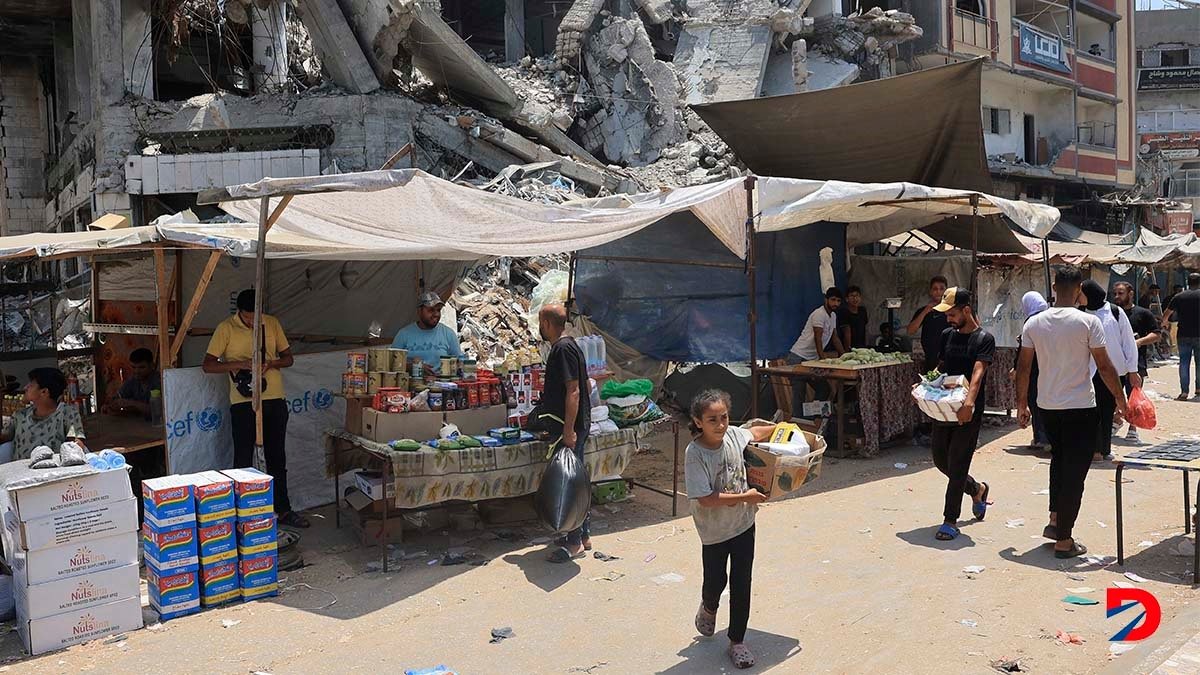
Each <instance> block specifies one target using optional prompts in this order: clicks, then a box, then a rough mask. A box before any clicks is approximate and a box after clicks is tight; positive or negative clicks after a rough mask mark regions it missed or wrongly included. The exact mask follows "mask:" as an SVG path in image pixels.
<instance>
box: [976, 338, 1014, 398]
mask: <svg viewBox="0 0 1200 675" xmlns="http://www.w3.org/2000/svg"><path fill="white" fill-rule="evenodd" d="M1016 365H1017V348H1016V347H996V355H995V356H994V357H993V358H992V365H990V366H988V371H987V376H988V377H987V387H986V389H985V390H984V392H983V393H984V396H986V397H987V398H986V404H987V407H989V408H991V409H992V410H1012V409H1013V408H1016V407H1017V387H1016V385H1015V384H1014V383H1013V381H1012V380H1010V379H1008V371H1010V370H1012V369H1013V367H1014V366H1016Z"/></svg>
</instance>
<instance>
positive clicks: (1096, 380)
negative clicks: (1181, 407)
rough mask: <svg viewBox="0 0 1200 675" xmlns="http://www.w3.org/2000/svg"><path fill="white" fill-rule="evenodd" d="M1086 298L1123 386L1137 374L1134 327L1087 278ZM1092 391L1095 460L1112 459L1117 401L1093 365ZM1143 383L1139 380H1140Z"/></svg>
mask: <svg viewBox="0 0 1200 675" xmlns="http://www.w3.org/2000/svg"><path fill="white" fill-rule="evenodd" d="M1083 295H1084V297H1085V298H1087V312H1088V314H1091V315H1092V316H1094V317H1096V318H1097V319H1099V320H1100V325H1101V326H1102V327H1103V328H1104V342H1105V348H1106V349H1107V350H1108V358H1109V360H1110V361H1112V364H1113V368H1114V369H1116V371H1117V376H1118V377H1120V378H1121V383H1122V386H1124V385H1125V383H1126V382H1127V381H1128V378H1129V375H1130V374H1132V375H1133V377H1134V378H1135V379H1136V378H1137V377H1138V374H1137V340H1136V338H1134V336H1133V328H1131V327H1130V325H1129V318H1128V317H1126V316H1125V312H1123V311H1121V310H1120V308H1118V307H1117V306H1116V305H1114V304H1112V303H1109V302H1106V299H1107V296H1108V294H1107V293H1105V292H1104V287H1103V286H1101V285H1100V284H1098V283H1096V282H1095V281H1093V280H1091V279H1088V280H1087V281H1085V282H1083ZM1091 372H1092V388H1093V389H1095V390H1096V411H1097V412H1098V413H1099V414H1100V426H1099V428H1098V429H1097V431H1096V433H1097V437H1096V454H1095V456H1094V457H1093V460H1094V461H1098V460H1101V459H1112V436H1113V418H1114V415H1115V413H1116V410H1117V407H1116V403H1117V402H1116V401H1115V400H1114V399H1113V397H1112V396H1109V395H1108V389H1107V388H1106V387H1105V386H1104V381H1103V380H1101V379H1100V373H1099V372H1097V371H1096V367H1095V365H1093V366H1092V369H1091ZM1138 383H1139V384H1141V382H1140V380H1139V381H1138Z"/></svg>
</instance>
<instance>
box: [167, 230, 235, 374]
mask: <svg viewBox="0 0 1200 675" xmlns="http://www.w3.org/2000/svg"><path fill="white" fill-rule="evenodd" d="M221 255H222V252H221V251H213V252H212V253H209V254H208V263H207V264H205V265H204V271H203V272H202V273H201V274H200V283H198V284H196V292H195V293H193V294H192V300H191V302H189V303H188V308H187V312H185V313H184V315H183V320H182V321H181V322H180V323H179V330H178V331H176V332H175V341H174V342H172V343H171V355H170V358H171V361H170V365H171V366H172V367H174V365H175V363H176V362H177V361H178V360H179V352H180V350H182V349H183V340H184V338H186V337H187V333H188V331H189V330H191V328H192V322H193V321H195V320H196V314H198V313H199V312H200V302H201V301H202V300H204V294H205V292H207V291H208V284H209V282H211V281H212V277H213V272H215V271H216V270H217V264H218V263H220V262H221ZM163 367H167V366H166V364H164V366H163Z"/></svg>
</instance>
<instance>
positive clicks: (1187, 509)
mask: <svg viewBox="0 0 1200 675" xmlns="http://www.w3.org/2000/svg"><path fill="white" fill-rule="evenodd" d="M1191 489H1192V487H1191V485H1189V484H1188V470H1187V469H1184V470H1183V533H1184V534H1191V533H1192V496H1191V494H1189V491H1190V490H1191ZM1196 490H1197V491H1200V487H1198V488H1196ZM1197 496H1200V495H1197Z"/></svg>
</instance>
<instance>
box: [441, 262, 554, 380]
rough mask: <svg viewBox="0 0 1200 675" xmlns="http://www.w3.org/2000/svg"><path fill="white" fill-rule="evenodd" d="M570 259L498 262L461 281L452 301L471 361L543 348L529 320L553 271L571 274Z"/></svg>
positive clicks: (470, 274) (460, 335)
mask: <svg viewBox="0 0 1200 675" xmlns="http://www.w3.org/2000/svg"><path fill="white" fill-rule="evenodd" d="M567 261H568V258H567V256H566V255H561V256H547V257H539V258H498V259H497V260H495V261H493V262H491V263H488V264H486V265H480V266H478V267H475V268H474V269H472V270H471V272H470V273H469V274H468V275H467V276H466V278H464V279H463V280H462V281H461V282H459V284H458V287H457V288H456V289H455V291H454V295H453V296H452V297H451V298H450V303H449V304H450V305H451V306H452V307H453V308H454V309H455V311H456V312H457V313H458V325H459V331H458V339H459V341H460V342H461V343H462V345H463V349H464V351H465V352H466V353H467V356H468V357H472V358H476V359H479V360H480V361H487V360H489V359H501V358H503V357H504V356H505V355H506V354H508V353H509V352H511V351H513V350H515V349H519V348H522V347H536V346H537V345H538V327H537V325H536V324H531V323H530V320H529V316H528V314H529V298H530V295H532V293H533V289H534V287H535V286H537V284H538V282H539V281H540V280H541V278H542V276H544V275H545V274H546V273H547V272H550V271H552V270H565V269H566V268H567Z"/></svg>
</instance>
